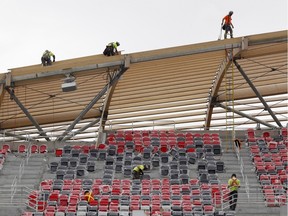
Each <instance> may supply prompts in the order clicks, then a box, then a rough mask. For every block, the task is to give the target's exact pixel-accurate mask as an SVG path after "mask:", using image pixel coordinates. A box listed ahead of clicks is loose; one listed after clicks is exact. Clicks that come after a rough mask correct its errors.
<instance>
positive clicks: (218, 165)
mask: <svg viewBox="0 0 288 216" xmlns="http://www.w3.org/2000/svg"><path fill="white" fill-rule="evenodd" d="M224 171H225V167H224V162H223V161H216V172H219V173H222V172H224Z"/></svg>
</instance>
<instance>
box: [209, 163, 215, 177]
mask: <svg viewBox="0 0 288 216" xmlns="http://www.w3.org/2000/svg"><path fill="white" fill-rule="evenodd" d="M207 170H208V173H209V174H215V173H216V165H215V164H211V163H208V165H207Z"/></svg>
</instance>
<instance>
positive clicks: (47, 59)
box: [41, 50, 55, 66]
mask: <svg viewBox="0 0 288 216" xmlns="http://www.w3.org/2000/svg"><path fill="white" fill-rule="evenodd" d="M51 57H53V62H55V55H54V54H53V53H52V52H51V51H49V50H45V52H44V53H43V55H42V57H41V62H42V65H43V66H48V65H52V61H51Z"/></svg>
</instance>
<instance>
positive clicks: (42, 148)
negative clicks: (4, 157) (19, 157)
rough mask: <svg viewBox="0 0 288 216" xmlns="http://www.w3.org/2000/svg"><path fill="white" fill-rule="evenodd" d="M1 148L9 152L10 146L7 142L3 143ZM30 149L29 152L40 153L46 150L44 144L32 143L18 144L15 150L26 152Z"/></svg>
mask: <svg viewBox="0 0 288 216" xmlns="http://www.w3.org/2000/svg"><path fill="white" fill-rule="evenodd" d="M28 148H29V149H28ZM2 149H4V150H6V151H7V152H11V148H10V145H9V144H3V146H2ZM28 150H29V151H30V153H33V154H34V153H41V154H44V153H46V152H47V151H48V149H47V145H46V144H41V145H37V144H32V145H25V144H20V145H18V148H17V151H18V153H26V152H28Z"/></svg>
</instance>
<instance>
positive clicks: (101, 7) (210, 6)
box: [0, 0, 288, 73]
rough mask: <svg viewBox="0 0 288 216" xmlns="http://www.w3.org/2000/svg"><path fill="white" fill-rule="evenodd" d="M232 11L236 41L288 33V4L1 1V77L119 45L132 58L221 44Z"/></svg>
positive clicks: (244, 0) (278, 0) (258, 0)
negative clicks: (46, 55) (50, 59)
mask: <svg viewBox="0 0 288 216" xmlns="http://www.w3.org/2000/svg"><path fill="white" fill-rule="evenodd" d="M230 10H233V11H234V15H233V17H232V22H233V24H234V26H235V28H234V37H240V36H245V35H251V34H261V33H266V32H273V31H280V30H287V18H288V17H287V0H221V1H220V0H142V1H140V0H81V1H80V0H78V1H76V0H48V1H43V0H0V28H1V31H0V73H1V72H2V73H3V72H7V71H8V69H10V68H15V67H23V66H28V65H34V64H40V58H41V55H42V53H43V52H44V51H45V50H46V49H49V50H51V51H52V52H53V53H54V54H55V55H56V61H57V60H64V59H71V58H78V57H83V56H89V55H96V54H101V53H102V51H103V49H104V48H105V45H106V44H107V43H109V42H111V41H119V42H120V43H121V46H120V47H119V50H124V53H133V52H140V51H146V50H155V49H159V48H166V47H174V46H179V45H187V44H195V43H200V42H207V41H213V40H217V38H218V35H219V32H220V24H221V20H222V18H223V17H224V16H225V15H226V14H227V13H228V11H230Z"/></svg>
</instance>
